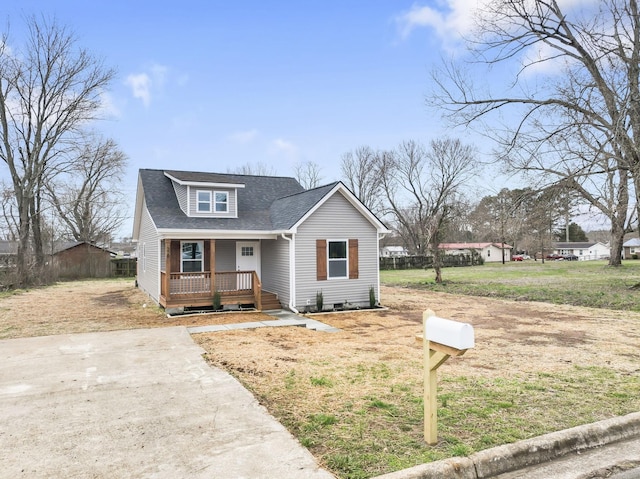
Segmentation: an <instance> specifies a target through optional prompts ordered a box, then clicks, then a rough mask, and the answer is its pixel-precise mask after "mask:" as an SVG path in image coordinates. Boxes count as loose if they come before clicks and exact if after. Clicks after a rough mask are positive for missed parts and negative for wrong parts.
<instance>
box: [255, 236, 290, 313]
mask: <svg viewBox="0 0 640 479" xmlns="http://www.w3.org/2000/svg"><path fill="white" fill-rule="evenodd" d="M261 244H262V251H261V253H262V256H261V257H262V278H261V279H262V289H263V290H265V291H270V292H272V293H277V294H278V299H279V300H280V302H281V303H282V305H283V306H286V305H288V304H289V300H290V291H289V241H287V240H285V239H282V238H278V239H277V240H262V242H261Z"/></svg>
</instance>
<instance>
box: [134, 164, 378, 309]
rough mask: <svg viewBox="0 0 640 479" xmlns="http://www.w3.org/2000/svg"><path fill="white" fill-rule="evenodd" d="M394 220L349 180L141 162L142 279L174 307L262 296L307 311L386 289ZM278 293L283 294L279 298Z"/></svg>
mask: <svg viewBox="0 0 640 479" xmlns="http://www.w3.org/2000/svg"><path fill="white" fill-rule="evenodd" d="M388 232H389V231H388V230H387V228H386V227H385V226H384V224H382V222H380V220H378V219H377V218H376V217H375V215H373V214H372V213H371V212H370V211H369V210H368V209H367V208H366V207H365V206H364V205H363V204H362V203H361V202H360V201H359V200H358V199H357V198H356V197H355V195H353V193H351V192H350V191H349V189H348V188H347V187H346V186H345V185H344V184H343V183H341V182H335V183H331V184H328V185H325V186H321V187H318V188H314V189H311V190H305V189H304V188H302V186H300V184H299V183H298V182H297V181H296V180H295V179H293V178H286V177H273V176H252V175H235V174H217V173H198V172H185V171H168V170H167V171H164V170H152V169H142V170H140V172H139V176H138V190H137V197H136V207H135V217H134V226H133V239H134V241H136V242H137V245H138V246H137V257H138V275H137V283H138V285H139V287H140V288H141V289H142V290H144V291H145V292H146V293H147V294H148V295H149V296H150V297H151V298H152V299H153V300H154V301H156V302H157V303H158V304H160V305H161V306H163V307H165V308H174V307H202V306H210V305H212V298H213V296H214V294H216V293H219V294H220V295H221V299H222V304H254V305H255V307H256V308H258V309H269V308H271V307H280V304H281V305H283V306H285V307H287V308H289V309H292V310H301V309H305V308H306V307H307V306H312V305H315V304H316V295H317V294H318V293H320V292H322V296H323V304H324V305H325V306H329V307H330V306H332V305H334V304H338V303H344V302H349V303H352V304H356V305H361V306H365V305H366V306H368V304H369V289H370V288H371V287H373V288H374V290H375V295H376V298H377V299H378V300H379V295H380V279H379V278H380V277H379V268H378V252H379V239H380V237H381V235H383V234H387V233H388ZM274 297H277V301H275V302H274V301H273V298H274Z"/></svg>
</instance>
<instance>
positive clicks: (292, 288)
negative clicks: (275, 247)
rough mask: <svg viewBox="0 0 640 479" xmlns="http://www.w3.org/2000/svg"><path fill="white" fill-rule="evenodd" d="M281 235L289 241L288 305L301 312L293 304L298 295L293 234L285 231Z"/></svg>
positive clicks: (297, 312)
mask: <svg viewBox="0 0 640 479" xmlns="http://www.w3.org/2000/svg"><path fill="white" fill-rule="evenodd" d="M280 236H282V239H285V240H287V241H288V242H289V304H288V305H287V307H288V308H289V309H290V310H291V311H293V312H294V313H296V314H300V311H298V310H297V309H296V307H295V306H294V304H293V301H294V298H295V297H296V282H295V276H294V272H295V259H296V252H295V249H294V247H293V234H292V235H291V238H287V237H286V236H285V234H284V233H280Z"/></svg>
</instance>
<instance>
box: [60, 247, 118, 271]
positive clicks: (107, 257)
mask: <svg viewBox="0 0 640 479" xmlns="http://www.w3.org/2000/svg"><path fill="white" fill-rule="evenodd" d="M114 256H115V253H113V252H112V251H109V250H108V249H105V248H102V247H100V246H97V245H94V244H91V243H87V242H84V241H83V242H79V243H78V242H76V243H70V244H67V245H64V246H62V247H61V248H60V249H58V250H57V251H55V252H54V253H53V254H52V255H51V260H52V264H53V267H54V268H55V271H56V273H57V275H58V277H59V278H63V279H77V278H108V277H109V276H111V275H112V272H111V259H112V258H113V257H114Z"/></svg>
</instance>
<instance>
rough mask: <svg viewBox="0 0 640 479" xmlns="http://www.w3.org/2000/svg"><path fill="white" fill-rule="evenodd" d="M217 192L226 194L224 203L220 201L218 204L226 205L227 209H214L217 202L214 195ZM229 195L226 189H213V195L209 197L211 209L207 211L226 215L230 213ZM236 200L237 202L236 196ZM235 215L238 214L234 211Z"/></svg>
mask: <svg viewBox="0 0 640 479" xmlns="http://www.w3.org/2000/svg"><path fill="white" fill-rule="evenodd" d="M217 194H223V195H226V197H227V201H226V203H220V204H224V205H226V207H227V209H226V210H225V211H218V210H217V209H216V204H218V202H217V201H216V195H217ZM229 196H230V195H229V192H228V191H221V190H213V196H212V198H211V210H210V211H209V212H210V213H215V214H216V215H218V214H226V215H228V214H230V213H231V211H230V209H231V207H230V203H231V201H229ZM236 202H237V198H236ZM236 209H237V208H236ZM237 216H238V214H237V211H236V217H237Z"/></svg>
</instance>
